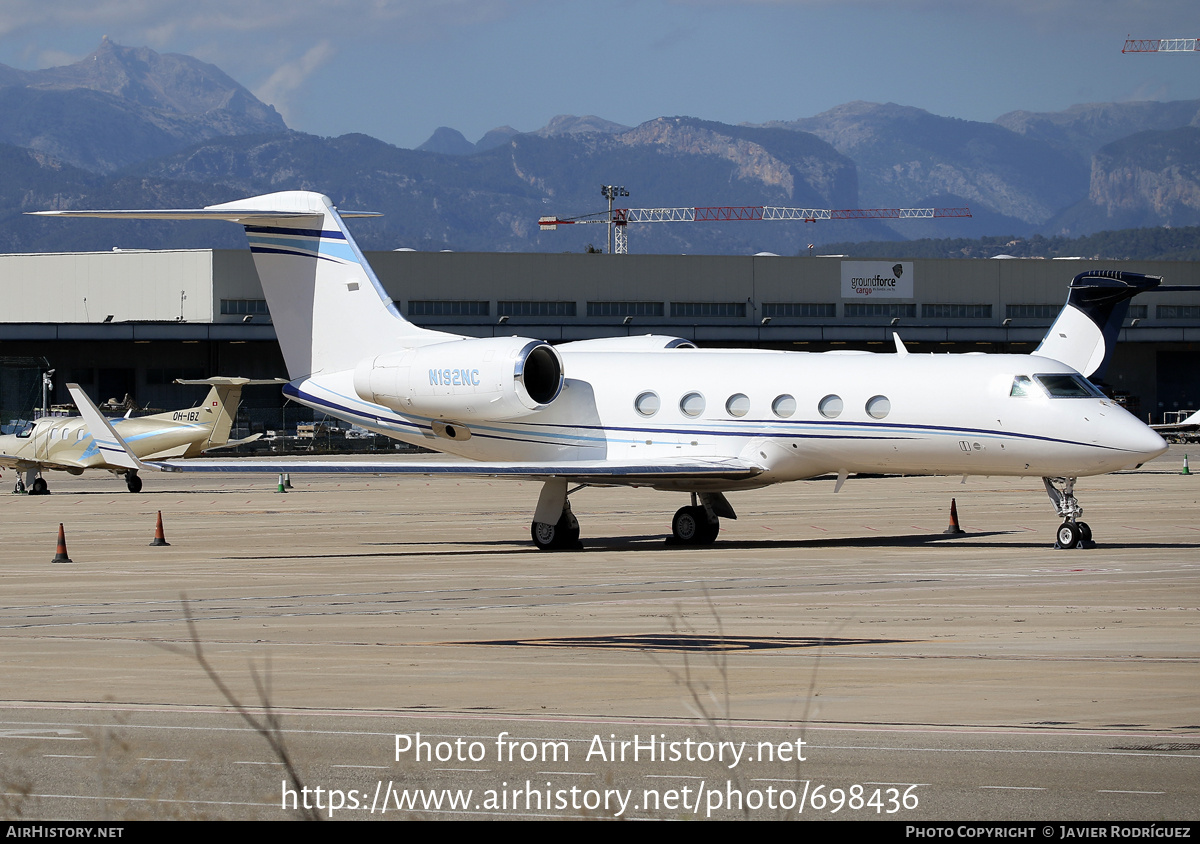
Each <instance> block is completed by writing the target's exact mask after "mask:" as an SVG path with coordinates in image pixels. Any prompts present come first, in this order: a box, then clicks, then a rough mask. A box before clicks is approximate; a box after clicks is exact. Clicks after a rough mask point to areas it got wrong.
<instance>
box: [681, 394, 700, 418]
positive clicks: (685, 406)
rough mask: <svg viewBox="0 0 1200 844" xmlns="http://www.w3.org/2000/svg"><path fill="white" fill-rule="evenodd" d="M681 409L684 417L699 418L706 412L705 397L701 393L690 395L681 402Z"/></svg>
mask: <svg viewBox="0 0 1200 844" xmlns="http://www.w3.org/2000/svg"><path fill="white" fill-rule="evenodd" d="M679 409H680V410H682V411H683V415H684V416H692V417H696V416H699V415H700V414H701V413H703V412H704V396H702V395H700V394H699V393H688V394H687V395H686V396H684V397H683V398H681V399H680V400H679Z"/></svg>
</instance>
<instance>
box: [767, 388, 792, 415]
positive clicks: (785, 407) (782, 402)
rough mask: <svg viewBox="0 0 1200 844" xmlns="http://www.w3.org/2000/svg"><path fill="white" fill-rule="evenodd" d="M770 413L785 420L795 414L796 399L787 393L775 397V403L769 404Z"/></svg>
mask: <svg viewBox="0 0 1200 844" xmlns="http://www.w3.org/2000/svg"><path fill="white" fill-rule="evenodd" d="M771 412H772V413H774V414H775V415H776V416H778V417H779V418H780V419H787V418H788V417H789V416H791V415H792V414H793V413H795V412H796V399H794V398H793V397H792V396H789V395H788V394H787V393H784V394H783V395H782V396H776V397H775V401H773V402H771Z"/></svg>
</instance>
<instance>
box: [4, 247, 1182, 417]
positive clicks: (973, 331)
mask: <svg viewBox="0 0 1200 844" xmlns="http://www.w3.org/2000/svg"><path fill="white" fill-rule="evenodd" d="M367 259H368V260H369V261H370V263H371V265H372V266H373V267H374V269H375V272H376V274H377V275H378V276H379V279H380V281H381V282H382V283H383V285H384V287H385V288H386V290H387V291H388V293H389V294H390V295H391V296H392V297H393V299H394V300H395V301H396V303H397V304H398V306H399V308H400V310H401V312H402V313H404V314H405V315H406V316H407V317H408V318H409V319H411V320H412V321H413V322H415V323H417V324H420V325H425V326H429V327H431V328H438V329H440V330H444V331H450V332H455V333H460V334H466V335H471V336H493V335H525V336H531V337H536V338H542V339H546V340H549V341H550V342H565V341H570V340H582V339H587V338H592V337H605V336H612V335H623V334H646V333H656V334H667V335H672V336H678V337H684V338H687V339H688V340H693V341H695V342H696V344H697V345H700V346H723V347H757V348H772V349H787V350H794V351H812V352H826V351H834V350H845V349H861V350H866V351H876V352H884V353H887V352H891V351H893V348H894V347H893V344H892V338H891V335H892V332H893V331H894V332H897V333H898V334H899V335H900V336H901V338H902V339H903V341H904V343H905V344H906V345H907V346H908V348H909V350H910V351H911V352H914V353H922V352H932V353H947V352H950V353H954V352H959V353H961V352H1015V353H1027V352H1030V351H1033V349H1035V348H1036V347H1037V344H1038V343H1039V342H1040V340H1041V338H1042V336H1043V335H1044V334H1045V332H1046V330H1047V328H1048V326H1049V325H1050V323H1051V322H1052V321H1053V319H1054V317H1055V316H1056V315H1057V313H1058V312H1059V310H1061V308H1062V304H1063V302H1064V301H1065V299H1066V295H1067V285H1068V283H1069V282H1070V280H1071V278H1072V277H1073V276H1074V275H1075V274H1077V273H1079V272H1082V271H1084V270H1091V269H1110V270H1129V271H1133V272H1140V273H1148V274H1150V275H1158V276H1162V277H1163V280H1164V284H1193V285H1200V263H1190V262H1156V261H1110V260H1083V259H1070V260H1028V259H1008V260H997V259H992V260H981V259H974V260H959V259H916V260H891V259H887V258H880V259H878V260H865V259H849V258H843V257H838V256H832V257H807V256H803V257H781V256H774V255H758V256H753V257H742V256H703V255H597V254H576V253H562V254H536V253H503V254H496V253H452V252H414V251H395V252H372V253H367ZM896 271H899V273H900V275H899V278H898V279H897V284H896V285H892V286H891V287H890V288H887V289H882V288H876V289H873V290H872V291H871V292H870V293H869V294H865V295H864V294H862V293H860V292H857V291H858V290H860V289H862V286H861V284H857V283H855V282H853V281H852V279H855V278H857V279H862V278H872V277H874V276H877V275H878V276H880V277H886V276H891V275H893V274H894V273H895V272H896ZM0 290H3V301H4V307H3V308H2V309H0V361H2V360H8V361H12V360H15V359H18V358H24V359H26V360H28V359H29V358H37V357H44V358H45V359H46V361H48V363H49V366H50V367H52V368H54V369H55V370H56V371H57V373H56V375H55V377H54V391H53V395H52V396H50V401H51V402H52V403H53V402H66V401H69V397H68V395H67V392H66V387H65V385H66V384H67V383H68V382H72V381H73V382H77V383H79V384H81V385H83V386H84V388H85V389H86V390H87V392H88V393H89V394H90V395H92V396H93V398H95V399H97V400H99V401H104V400H106V399H108V398H110V397H115V398H117V399H121V398H122V397H123V396H124V395H125V394H129V395H130V396H132V397H133V399H134V400H135V401H136V402H137V403H138V404H140V405H141V406H143V407H151V408H159V409H170V408H172V407H182V406H188V405H190V404H192V403H194V402H195V401H197V400H199V398H200V396H201V392H200V391H201V388H199V387H181V386H178V385H175V384H173V383H172V382H173V381H174V379H176V378H203V377H208V376H211V375H237V376H244V377H250V378H272V377H278V376H286V374H287V373H286V370H285V368H284V365H283V359H282V356H281V355H280V353H279V348H278V345H277V344H276V340H275V332H274V328H273V326H272V325H271V319H270V315H269V313H268V312H267V308H266V303H265V301H264V300H263V294H262V290H261V287H260V285H259V281H258V276H257V273H256V272H255V269H254V263H253V260H252V258H251V255H250V252H249V251H248V250H209V249H202V250H163V251H144V250H114V251H112V252H88V253H52V254H10V255H0ZM346 331H347V333H352V332H353V331H354V326H352V325H348V326H346ZM1120 341H1121V342H1120V344H1119V345H1118V348H1117V353H1116V356H1115V358H1114V361H1113V364H1112V366H1111V368H1110V370H1109V372H1108V375H1107V377H1106V379H1105V380H1106V382H1107V384H1108V386H1109V387H1110V388H1111V390H1113V391H1115V392H1116V394H1117V395H1118V396H1121V397H1122V398H1124V399H1126V400H1127V402H1128V406H1129V408H1130V410H1131V411H1132V412H1134V413H1135V414H1137V415H1139V416H1140V417H1141V418H1143V419H1146V418H1148V417H1149V416H1153V420H1154V421H1156V422H1157V421H1160V420H1161V418H1162V414H1163V413H1164V412H1170V411H1178V410H1183V409H1185V408H1196V407H1200V292H1197V293H1191V292H1171V293H1163V294H1149V295H1143V296H1140V297H1139V298H1138V299H1136V300H1135V301H1134V303H1133V304H1132V306H1131V308H1130V313H1129V315H1128V316H1127V318H1126V320H1125V327H1124V329H1123V330H1122V332H1121V337H1120ZM864 365H869V363H868V362H867V361H864ZM568 374H569V373H568ZM243 408H244V413H243V416H242V417H240V421H239V428H241V423H242V421H243V420H244V422H245V424H246V426H247V428H246V430H262V429H287V428H289V427H294V426H295V424H296V423H297V422H298V421H308V420H311V419H312V412H311V411H310V410H308V409H307V408H300V407H297V406H296V405H289V407H288V409H287V410H286V411H285V410H284V409H283V400H282V396H281V395H280V393H279V391H278V389H277V388H274V387H251V388H247V390H246V394H245V399H244V402H243ZM3 413H5V414H7V415H6V416H5V417H4V418H5V419H8V418H10V416H19V415H27V414H28V408H24V409H22V408H12V407H5V408H3Z"/></svg>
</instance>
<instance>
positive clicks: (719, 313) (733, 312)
mask: <svg viewBox="0 0 1200 844" xmlns="http://www.w3.org/2000/svg"><path fill="white" fill-rule="evenodd" d="M745 315H746V303H745V302H672V303H671V316H673V317H701V318H703V317H744V316H745Z"/></svg>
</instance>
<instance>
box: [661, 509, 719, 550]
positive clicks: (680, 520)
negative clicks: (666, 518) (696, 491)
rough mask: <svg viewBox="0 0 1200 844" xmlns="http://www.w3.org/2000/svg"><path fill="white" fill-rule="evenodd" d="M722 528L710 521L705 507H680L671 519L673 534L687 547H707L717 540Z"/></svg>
mask: <svg viewBox="0 0 1200 844" xmlns="http://www.w3.org/2000/svg"><path fill="white" fill-rule="evenodd" d="M720 529H721V526H720V524H719V523H717V522H711V521H709V519H708V511H706V510H705V509H704V508H703V507H699V506H696V507H680V508H679V509H678V510H677V511H676V513H675V517H674V518H673V519H671V534H672V536H674V538H675V541H676V542H681V543H683V544H685V545H707V544H708V543H710V542H712V541H713V540H715V539H716V538H717V532H718V531H719V530H720Z"/></svg>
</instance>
